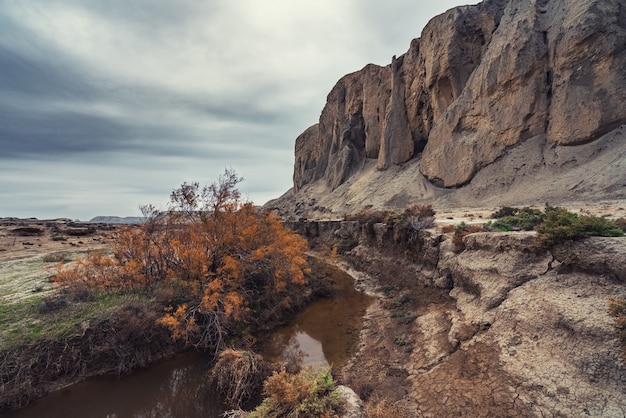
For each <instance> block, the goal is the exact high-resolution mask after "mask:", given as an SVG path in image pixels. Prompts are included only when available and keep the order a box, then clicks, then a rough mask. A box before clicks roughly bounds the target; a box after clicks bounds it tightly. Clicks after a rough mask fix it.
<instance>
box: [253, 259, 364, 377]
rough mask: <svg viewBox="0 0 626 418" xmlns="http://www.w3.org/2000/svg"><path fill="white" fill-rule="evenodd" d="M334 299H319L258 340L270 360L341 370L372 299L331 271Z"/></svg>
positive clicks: (340, 273)
mask: <svg viewBox="0 0 626 418" xmlns="http://www.w3.org/2000/svg"><path fill="white" fill-rule="evenodd" d="M333 277H334V279H335V285H334V289H333V296H332V297H330V298H324V299H318V300H316V301H315V302H313V303H312V304H311V305H309V306H308V307H307V308H306V309H304V310H303V311H302V312H299V313H298V314H296V316H295V317H294V318H293V319H292V320H291V321H290V322H289V323H288V324H286V325H285V326H282V327H279V328H278V329H275V330H272V332H271V333H270V334H269V335H268V336H267V338H263V339H262V341H261V347H262V349H261V350H260V352H261V353H262V354H263V355H264V356H265V357H266V358H269V359H270V360H278V359H281V358H291V359H293V358H294V357H298V356H299V357H300V360H301V363H302V365H303V366H305V367H306V366H311V367H314V368H317V367H327V366H331V367H332V368H333V369H335V370H339V369H341V367H343V366H344V365H345V364H346V362H347V361H348V360H349V358H350V356H351V354H352V353H353V351H354V348H355V346H356V342H357V340H358V336H359V332H360V330H361V327H362V325H363V315H364V314H365V310H366V309H367V307H368V306H369V305H370V303H371V302H372V298H371V297H369V296H367V295H366V294H364V293H361V292H358V291H356V290H355V289H354V279H353V278H352V276H350V275H349V274H347V273H344V272H343V271H340V270H333Z"/></svg>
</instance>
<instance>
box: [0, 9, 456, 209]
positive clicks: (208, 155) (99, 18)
mask: <svg viewBox="0 0 626 418" xmlns="http://www.w3.org/2000/svg"><path fill="white" fill-rule="evenodd" d="M458 4H462V2H459V1H453V0H450V1H440V2H437V4H436V5H432V3H431V2H425V1H408V0H390V1H387V2H384V4H383V2H379V1H374V0H365V1H364V0H360V1H357V0H341V1H336V0H332V1H331V0H320V1H317V2H305V1H300V0H277V1H274V2H271V3H269V2H261V1H260V0H238V1H236V2H233V1H226V0H211V1H204V2H199V1H195V0H159V1H154V0H136V1H133V2H128V1H125V0H124V1H122V0H110V1H107V2H102V1H97V0H40V1H37V0H30V1H28V2H24V1H19V0H6V1H3V2H2V3H0V217H2V216H17V217H30V216H36V217H39V218H50V217H70V218H80V219H90V218H91V217H93V216H96V215H120V216H125V215H136V214H137V213H138V206H139V205H140V204H144V203H153V204H156V205H157V206H158V205H163V206H165V202H166V200H167V197H168V195H169V192H170V191H171V190H172V189H173V188H174V187H176V186H177V185H179V184H180V183H181V182H183V181H200V182H211V181H213V180H214V179H215V178H216V176H217V175H218V174H219V173H221V172H223V170H224V168H225V167H232V168H234V169H235V170H236V171H237V172H238V173H239V174H240V175H242V176H244V177H245V178H246V181H245V182H244V183H243V184H242V187H241V189H242V191H243V192H244V194H247V195H248V197H249V198H250V199H251V200H253V201H254V202H255V203H258V204H262V203H264V202H265V201H267V200H268V199H271V198H274V197H277V196H279V195H280V194H282V193H283V192H285V191H286V190H287V189H288V188H289V187H291V176H292V169H293V143H294V140H295V138H296V136H297V135H298V134H299V133H300V132H302V131H304V129H306V128H307V127H308V126H310V125H311V124H313V123H315V122H316V120H317V118H318V117H319V113H320V111H321V109H322V107H323V105H324V102H325V98H326V94H327V93H328V92H329V91H330V89H331V88H332V86H333V85H334V83H335V82H336V81H337V80H338V79H339V78H340V77H341V76H343V75H344V74H346V73H349V72H352V71H355V70H358V69H360V68H362V67H363V66H364V65H366V64H367V63H370V62H374V63H377V64H380V65H386V64H387V63H388V62H389V61H390V57H391V56H392V55H399V54H402V53H403V52H405V51H406V50H407V48H408V45H409V43H410V40H411V39H412V38H415V37H418V36H419V33H420V32H421V29H422V27H423V26H424V24H425V23H426V22H427V21H428V20H429V19H430V18H432V17H433V16H435V15H436V14H439V13H441V12H443V11H445V10H446V9H449V8H451V7H453V6H455V5H458Z"/></svg>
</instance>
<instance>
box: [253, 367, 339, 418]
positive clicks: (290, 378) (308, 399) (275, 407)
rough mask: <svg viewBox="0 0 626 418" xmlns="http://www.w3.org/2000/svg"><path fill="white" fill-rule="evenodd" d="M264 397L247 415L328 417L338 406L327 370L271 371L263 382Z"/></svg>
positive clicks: (268, 417)
mask: <svg viewBox="0 0 626 418" xmlns="http://www.w3.org/2000/svg"><path fill="white" fill-rule="evenodd" d="M264 393H265V395H266V396H267V397H266V398H265V399H264V400H263V402H262V403H261V405H259V406H258V407H257V408H256V409H255V410H254V411H252V412H251V413H250V414H249V415H248V417H249V418H273V417H276V418H277V417H289V418H291V417H293V418H296V417H331V416H333V415H334V414H335V413H336V411H337V410H338V409H339V407H340V406H341V405H340V404H341V401H340V398H339V394H338V393H337V392H336V390H335V381H334V379H333V377H332V375H331V373H330V370H328V369H324V370H321V371H319V372H317V373H314V372H313V371H311V370H310V369H307V370H303V371H301V372H299V373H297V374H290V373H287V372H286V371H285V370H284V369H283V370H281V371H280V372H274V374H272V376H270V377H268V378H267V380H266V381H265V384H264Z"/></svg>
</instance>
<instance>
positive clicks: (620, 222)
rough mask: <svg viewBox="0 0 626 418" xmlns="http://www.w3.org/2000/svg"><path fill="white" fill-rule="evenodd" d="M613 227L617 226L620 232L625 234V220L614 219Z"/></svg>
mask: <svg viewBox="0 0 626 418" xmlns="http://www.w3.org/2000/svg"><path fill="white" fill-rule="evenodd" d="M615 225H617V226H618V227H619V228H620V229H621V230H622V232H625V233H626V218H619V219H616V220H615Z"/></svg>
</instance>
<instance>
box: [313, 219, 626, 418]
mask: <svg viewBox="0 0 626 418" xmlns="http://www.w3.org/2000/svg"><path fill="white" fill-rule="evenodd" d="M321 224H322V223H320V229H321V230H326V229H328V235H330V236H332V235H341V236H342V237H343V238H344V239H348V235H349V233H350V231H352V234H353V236H352V239H353V240H357V241H358V242H359V245H358V246H357V247H355V248H354V249H353V250H352V251H350V252H349V253H348V255H347V257H348V259H349V260H350V262H351V263H352V265H353V267H354V268H356V269H358V270H360V274H358V275H355V277H356V279H357V281H358V284H359V285H360V286H364V288H365V289H366V290H370V292H371V291H372V290H374V291H375V290H376V289H378V292H380V293H378V294H377V297H378V298H379V299H378V300H377V301H376V302H375V303H374V304H372V305H371V306H370V308H369V309H368V313H367V315H366V323H365V325H364V327H363V329H362V330H361V333H360V340H361V343H360V345H359V351H358V353H356V355H355V356H354V357H353V359H352V360H351V363H350V364H349V365H348V366H347V367H346V368H345V369H344V370H343V375H344V376H346V377H347V378H348V382H350V384H353V385H355V386H354V387H357V386H356V384H363V383H365V384H373V383H374V382H375V389H374V390H375V391H376V390H378V388H380V387H381V386H384V387H385V390H386V392H385V393H386V395H387V396H391V398H392V400H394V401H396V400H398V401H400V400H401V401H402V402H403V403H404V404H405V405H406V406H407V408H408V409H407V410H408V411H410V412H409V413H408V414H407V415H406V416H472V417H473V416H503V417H519V416H529V417H533V416H624V414H626V367H625V366H624V360H623V351H622V350H623V343H621V342H620V340H619V338H618V336H617V335H616V332H615V331H616V328H615V323H614V319H613V318H611V317H610V316H609V314H608V312H607V301H608V300H609V299H610V298H612V297H620V298H626V287H625V285H624V281H623V278H622V277H621V275H622V274H623V271H624V268H625V266H624V263H625V260H626V257H625V255H626V254H625V251H626V240H625V239H624V238H600V237H592V238H588V239H585V240H582V241H579V242H575V243H574V244H571V245H563V246H560V247H557V248H555V249H554V250H553V251H552V254H551V253H549V252H545V253H542V254H537V253H536V252H535V251H534V250H533V241H534V238H535V234H534V233H533V232H519V233H476V234H470V235H468V236H466V237H465V238H464V243H465V250H463V251H462V252H461V253H455V252H454V251H452V245H451V240H450V239H442V238H444V236H442V235H437V232H436V231H435V230H425V231H421V234H420V236H419V237H418V239H417V241H418V242H414V241H413V240H412V241H411V242H409V241H404V242H403V241H398V240H396V236H394V234H391V233H390V230H391V229H390V228H387V229H385V228H384V225H382V224H377V226H376V227H375V228H373V229H370V230H366V229H363V228H361V229H359V228H356V227H354V225H351V228H346V226H345V225H342V224H341V223H339V222H333V223H328V225H327V226H323V225H321ZM333 229H334V230H335V231H341V232H336V233H332V232H331V231H332V230H333ZM368 235H369V237H368ZM370 238H371V239H370ZM433 246H436V247H438V251H436V252H434V253H433V254H431V255H429V256H426V253H427V252H428V251H430V249H431V247H433ZM435 254H436V255H435ZM553 255H554V257H555V258H556V261H559V262H561V263H563V264H562V265H561V268H550V267H555V265H556V264H558V263H556V261H554V260H553ZM432 257H435V258H436V261H435V262H434V268H432V269H431V268H427V269H425V268H424V267H425V263H427V262H428V263H429V264H432V263H433V260H432ZM568 265H571V266H572V267H573V268H565V267H567V266H568ZM439 276H448V277H449V278H450V280H451V282H452V286H451V290H449V296H451V298H449V297H443V295H444V294H447V293H448V290H444V289H441V288H439V289H435V288H433V284H435V281H432V279H433V278H436V277H439ZM616 278H619V279H620V280H615V279H616ZM398 285H400V286H404V287H401V288H400V290H398V291H397V292H398V293H395V294H394V293H393V292H394V290H390V289H396V286H398ZM410 290H413V292H412V293H410V295H411V298H413V301H412V302H409V303H407V304H402V305H399V304H398V301H399V300H400V296H401V295H407V293H408V292H409V291H410ZM388 292H392V293H388ZM411 314H413V315H411ZM399 324H404V325H399ZM391 371H393V373H392V372H391Z"/></svg>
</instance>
